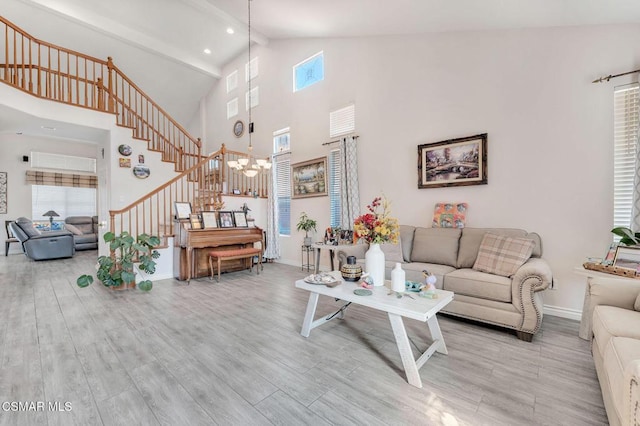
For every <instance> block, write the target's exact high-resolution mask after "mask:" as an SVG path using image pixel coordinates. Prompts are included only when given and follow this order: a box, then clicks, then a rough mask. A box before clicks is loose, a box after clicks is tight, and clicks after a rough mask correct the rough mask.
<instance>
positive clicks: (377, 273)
mask: <svg viewBox="0 0 640 426" xmlns="http://www.w3.org/2000/svg"><path fill="white" fill-rule="evenodd" d="M364 268H365V270H366V272H367V273H368V274H369V276H370V277H371V279H372V280H373V285H374V286H375V287H379V286H383V285H384V268H385V265H384V252H383V251H382V249H381V248H380V244H373V243H372V244H370V245H369V250H367V253H366V254H365V256H364Z"/></svg>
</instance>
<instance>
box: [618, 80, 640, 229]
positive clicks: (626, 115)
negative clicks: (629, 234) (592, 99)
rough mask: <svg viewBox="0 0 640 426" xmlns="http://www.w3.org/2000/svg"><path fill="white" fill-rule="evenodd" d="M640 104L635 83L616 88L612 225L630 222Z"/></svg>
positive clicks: (629, 223) (638, 89)
mask: <svg viewBox="0 0 640 426" xmlns="http://www.w3.org/2000/svg"><path fill="white" fill-rule="evenodd" d="M639 107H640V88H639V86H638V84H631V85H625V86H621V87H617V88H616V89H615V91H614V120H613V124H614V137H613V140H614V154H613V161H614V177H613V186H614V188H613V225H614V226H616V227H617V226H626V227H628V226H630V225H631V210H632V203H633V180H634V174H635V158H636V144H637V142H638V123H639V120H638V113H639V112H640V110H639Z"/></svg>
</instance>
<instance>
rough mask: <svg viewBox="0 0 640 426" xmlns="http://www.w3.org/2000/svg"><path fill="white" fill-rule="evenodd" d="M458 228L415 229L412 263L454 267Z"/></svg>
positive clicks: (456, 257) (458, 234)
mask: <svg viewBox="0 0 640 426" xmlns="http://www.w3.org/2000/svg"><path fill="white" fill-rule="evenodd" d="M460 231H461V230H460V228H416V231H415V233H414V237H413V248H412V250H411V261H412V262H423V263H437V264H440V265H449V266H453V267H455V266H456V262H457V259H458V240H459V239H460Z"/></svg>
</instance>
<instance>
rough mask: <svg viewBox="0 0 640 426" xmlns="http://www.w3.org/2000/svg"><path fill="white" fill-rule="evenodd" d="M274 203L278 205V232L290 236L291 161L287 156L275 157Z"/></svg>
mask: <svg viewBox="0 0 640 426" xmlns="http://www.w3.org/2000/svg"><path fill="white" fill-rule="evenodd" d="M274 161H275V170H276V188H275V192H276V202H277V203H278V232H279V234H280V235H287V236H288V235H291V160H290V156H289V154H284V155H280V156H276V157H275V159H274Z"/></svg>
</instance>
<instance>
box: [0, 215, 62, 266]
mask: <svg viewBox="0 0 640 426" xmlns="http://www.w3.org/2000/svg"><path fill="white" fill-rule="evenodd" d="M9 227H10V228H11V231H12V232H13V235H15V237H16V238H17V239H18V241H20V243H21V244H22V250H23V251H24V253H25V254H26V255H27V257H28V258H30V259H33V260H49V259H61V258H65V257H72V256H73V255H74V254H75V247H74V244H73V235H72V234H71V232H69V231H66V230H63V231H48V232H40V231H38V230H37V229H36V228H35V226H34V225H33V222H32V221H31V219H28V218H26V217H19V218H18V219H16V221H15V222H11V223H9Z"/></svg>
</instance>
